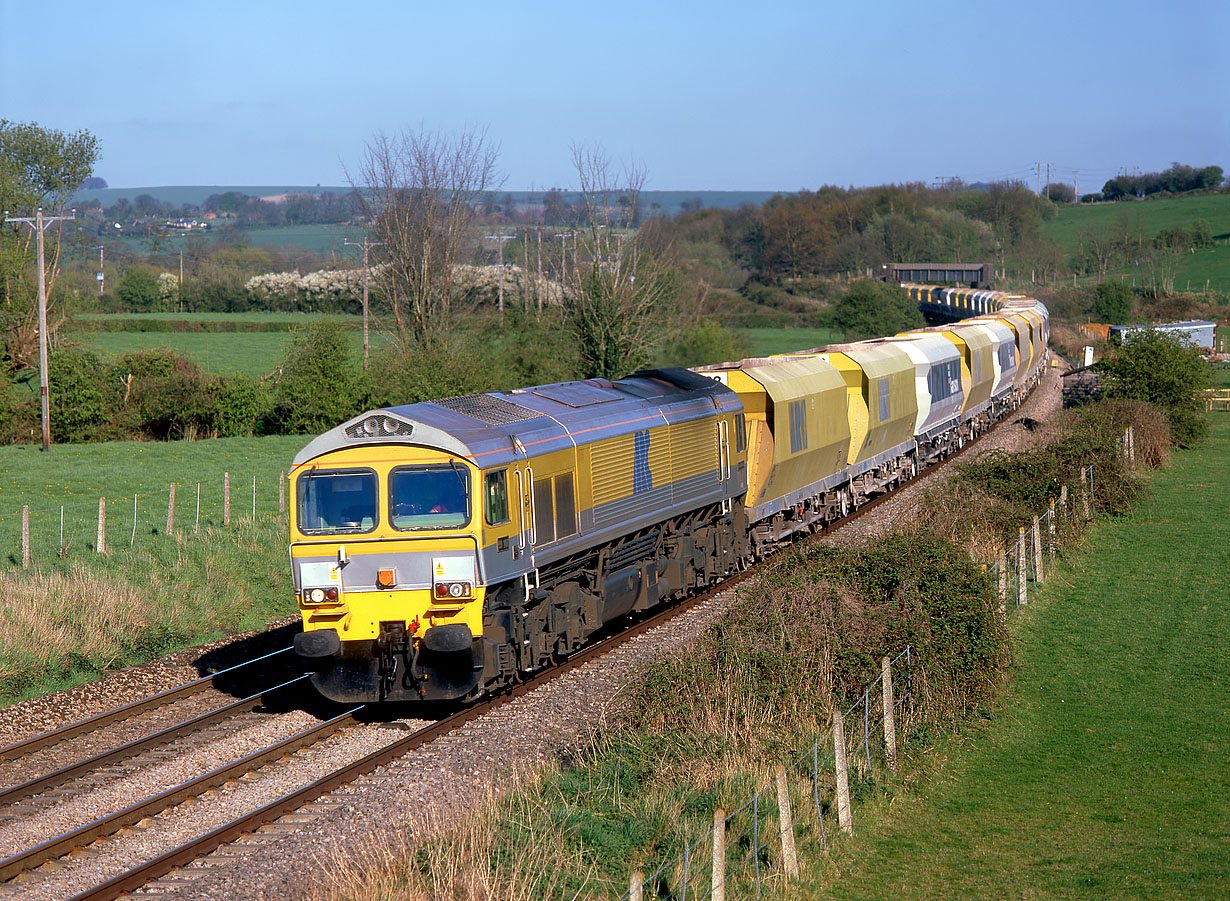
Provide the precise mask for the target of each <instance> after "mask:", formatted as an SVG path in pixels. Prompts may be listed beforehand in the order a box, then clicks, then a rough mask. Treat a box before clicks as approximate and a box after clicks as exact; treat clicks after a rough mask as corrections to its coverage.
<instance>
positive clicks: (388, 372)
mask: <svg viewBox="0 0 1230 901" xmlns="http://www.w3.org/2000/svg"><path fill="white" fill-rule="evenodd" d="M506 378H507V371H506V370H504V369H503V367H502V366H501V365H500V361H499V360H498V359H495V360H493V359H491V354H490V353H489V352H488V351H486V350H481V349H479V348H477V347H463V346H454V347H451V348H447V347H446V348H435V349H429V350H419V351H415V352H414V353H412V354H410V355H409V356H404V355H402V354H399V353H397V352H396V351H388V352H386V353H383V354H378V355H377V356H375V357H373V358H372V362H371V366H370V367H369V368H368V371H367V374H366V377H365V378H364V397H365V400H366V403H365V406H366V407H368V408H375V407H398V406H402V405H403V404H414V403H419V402H420V401H425V400H438V399H440V398H442V397H456V396H458V395H461V394H476V393H478V392H480V391H495V390H497V389H499V388H507V387H509V385H508V383H507V382H505V379H506ZM527 384H533V381H529V382H527Z"/></svg>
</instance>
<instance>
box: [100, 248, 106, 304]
mask: <svg viewBox="0 0 1230 901" xmlns="http://www.w3.org/2000/svg"><path fill="white" fill-rule="evenodd" d="M105 278H106V277H105V276H104V275H103V245H101V244H99V245H98V296H99V297H102V296H103V293H104V292H103V287H104V285H105Z"/></svg>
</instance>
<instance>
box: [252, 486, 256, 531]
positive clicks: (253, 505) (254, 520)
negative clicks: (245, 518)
mask: <svg viewBox="0 0 1230 901" xmlns="http://www.w3.org/2000/svg"><path fill="white" fill-rule="evenodd" d="M252 522H256V476H252Z"/></svg>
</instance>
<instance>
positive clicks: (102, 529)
mask: <svg viewBox="0 0 1230 901" xmlns="http://www.w3.org/2000/svg"><path fill="white" fill-rule="evenodd" d="M94 551H95V553H99V554H105V553H107V499H106V498H105V497H100V498H99V499H98V537H97V538H96V539H94Z"/></svg>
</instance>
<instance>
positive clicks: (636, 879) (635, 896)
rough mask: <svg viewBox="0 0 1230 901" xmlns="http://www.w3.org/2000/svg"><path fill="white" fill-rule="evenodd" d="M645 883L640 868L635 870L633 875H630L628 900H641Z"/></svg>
mask: <svg viewBox="0 0 1230 901" xmlns="http://www.w3.org/2000/svg"><path fill="white" fill-rule="evenodd" d="M644 884H645V877H644V876H643V875H642V874H641V871H640V870H633V871H632V875H631V876H629V877H628V901H641V886H643V885H644Z"/></svg>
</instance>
